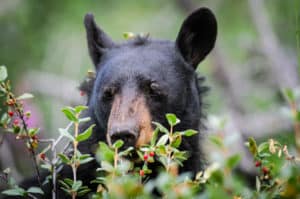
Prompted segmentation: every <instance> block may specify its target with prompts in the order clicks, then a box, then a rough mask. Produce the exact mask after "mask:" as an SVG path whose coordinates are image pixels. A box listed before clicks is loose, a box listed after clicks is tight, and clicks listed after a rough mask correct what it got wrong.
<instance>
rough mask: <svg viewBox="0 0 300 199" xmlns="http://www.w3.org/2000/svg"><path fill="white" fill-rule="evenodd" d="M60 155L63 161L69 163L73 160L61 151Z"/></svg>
mask: <svg viewBox="0 0 300 199" xmlns="http://www.w3.org/2000/svg"><path fill="white" fill-rule="evenodd" d="M58 157H59V158H60V159H61V161H62V162H63V163H65V164H69V163H70V162H71V161H70V159H69V158H68V156H66V155H65V154H62V153H59V154H58Z"/></svg>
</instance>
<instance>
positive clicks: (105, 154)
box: [97, 142, 115, 162]
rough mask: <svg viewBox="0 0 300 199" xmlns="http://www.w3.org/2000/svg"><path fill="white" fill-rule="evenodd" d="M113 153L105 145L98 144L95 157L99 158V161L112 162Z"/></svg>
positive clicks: (102, 143)
mask: <svg viewBox="0 0 300 199" xmlns="http://www.w3.org/2000/svg"><path fill="white" fill-rule="evenodd" d="M114 155H115V153H114V151H112V150H111V149H110V148H109V147H108V146H107V144H106V143H104V142H99V148H98V150H97V157H99V159H100V161H108V162H113V161H114Z"/></svg>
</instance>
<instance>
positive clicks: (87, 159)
mask: <svg viewBox="0 0 300 199" xmlns="http://www.w3.org/2000/svg"><path fill="white" fill-rule="evenodd" d="M93 160H94V158H93V157H88V158H85V159H83V160H79V162H80V164H85V163H88V162H91V161H93Z"/></svg>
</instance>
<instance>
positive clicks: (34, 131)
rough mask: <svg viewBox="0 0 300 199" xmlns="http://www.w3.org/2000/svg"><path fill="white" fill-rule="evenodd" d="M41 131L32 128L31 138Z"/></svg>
mask: <svg viewBox="0 0 300 199" xmlns="http://www.w3.org/2000/svg"><path fill="white" fill-rule="evenodd" d="M39 131H40V129H39V128H32V129H29V135H30V136H33V135H36V134H37V133H38V132H39Z"/></svg>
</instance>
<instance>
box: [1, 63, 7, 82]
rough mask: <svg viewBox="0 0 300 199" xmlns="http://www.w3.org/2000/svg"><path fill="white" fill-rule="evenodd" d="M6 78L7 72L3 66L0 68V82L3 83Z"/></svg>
mask: <svg viewBox="0 0 300 199" xmlns="http://www.w3.org/2000/svg"><path fill="white" fill-rule="evenodd" d="M6 78H7V70H6V67H5V66H0V81H1V82H2V81H4V80H5V79H6Z"/></svg>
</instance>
